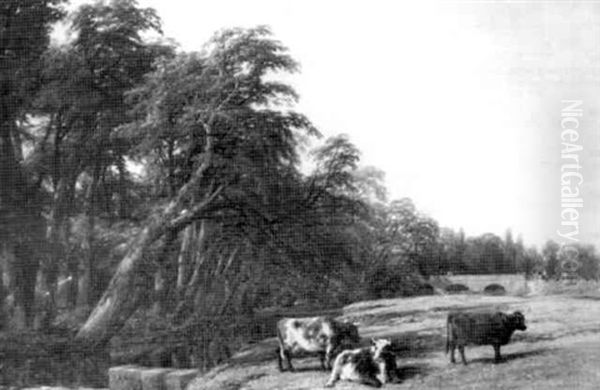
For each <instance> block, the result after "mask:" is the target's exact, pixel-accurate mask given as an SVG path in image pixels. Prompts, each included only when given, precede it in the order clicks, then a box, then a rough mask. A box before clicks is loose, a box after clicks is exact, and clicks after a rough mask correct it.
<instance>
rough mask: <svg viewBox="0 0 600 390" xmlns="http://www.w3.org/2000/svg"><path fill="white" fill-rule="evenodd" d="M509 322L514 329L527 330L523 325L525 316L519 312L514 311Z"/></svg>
mask: <svg viewBox="0 0 600 390" xmlns="http://www.w3.org/2000/svg"><path fill="white" fill-rule="evenodd" d="M510 320H511V323H512V325H513V326H514V328H515V329H518V330H527V326H526V325H525V316H524V315H523V313H521V312H520V311H515V312H514V313H512V314H511V316H510Z"/></svg>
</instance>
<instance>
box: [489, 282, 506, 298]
mask: <svg viewBox="0 0 600 390" xmlns="http://www.w3.org/2000/svg"><path fill="white" fill-rule="evenodd" d="M483 292H484V294H488V295H505V294H506V289H505V288H504V286H502V285H501V284H498V283H492V284H488V285H487V286H485V288H484V289H483Z"/></svg>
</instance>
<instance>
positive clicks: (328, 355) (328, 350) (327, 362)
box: [325, 343, 335, 370]
mask: <svg viewBox="0 0 600 390" xmlns="http://www.w3.org/2000/svg"><path fill="white" fill-rule="evenodd" d="M334 350H335V347H334V346H333V344H332V343H329V344H327V348H326V349H325V369H327V370H331V361H332V360H333V353H334V352H335V351H334Z"/></svg>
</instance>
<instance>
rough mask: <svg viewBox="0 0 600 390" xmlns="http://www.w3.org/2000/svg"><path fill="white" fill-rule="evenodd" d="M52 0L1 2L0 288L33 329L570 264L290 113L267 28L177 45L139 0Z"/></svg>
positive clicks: (364, 293)
mask: <svg viewBox="0 0 600 390" xmlns="http://www.w3.org/2000/svg"><path fill="white" fill-rule="evenodd" d="M61 3H62V2H61V1H60V0H29V1H27V2H23V1H19V0H6V1H4V2H3V3H2V5H0V12H1V14H0V32H1V34H0V148H1V153H0V181H1V183H2V185H1V186H0V248H1V252H0V260H2V261H1V262H0V265H1V266H2V269H1V270H0V271H1V272H0V274H2V276H3V277H2V278H0V283H1V285H0V287H1V288H0V293H1V296H0V298H2V301H3V302H5V306H7V305H9V303H7V302H10V306H11V310H12V309H14V310H15V311H14V312H16V313H22V318H23V324H22V325H23V326H24V327H34V325H35V324H36V318H37V319H39V317H40V314H41V313H43V314H44V320H43V321H41V320H40V321H41V322H40V321H38V322H39V323H42V324H45V325H46V326H51V324H56V323H57V322H60V319H61V318H64V317H65V316H67V317H68V316H69V315H71V314H72V313H79V314H81V313H83V315H82V318H83V320H85V321H82V323H79V324H78V326H79V327H78V335H77V338H78V339H80V340H87V341H90V342H92V343H95V344H106V343H107V342H108V341H109V340H110V339H111V338H112V337H114V336H115V335H116V334H118V332H119V330H120V329H122V328H123V326H124V325H125V324H126V323H127V321H128V320H129V319H130V318H132V317H133V316H135V315H137V314H139V313H140V312H144V313H153V315H155V316H156V318H161V319H164V321H165V322H167V323H168V324H169V326H173V327H177V326H179V327H181V326H185V325H186V324H192V323H196V322H197V321H205V325H206V326H204V327H203V328H202V329H204V331H205V333H204V336H203V337H205V338H206V340H211V339H214V338H215V337H217V336H218V334H219V332H221V331H222V329H219V327H218V326H215V324H219V323H221V324H222V323H227V324H229V323H231V322H224V321H223V320H222V319H223V318H234V319H236V320H233V323H232V326H233V325H235V321H243V320H242V319H243V318H251V317H252V315H253V313H254V312H256V311H257V310H259V309H262V308H266V307H269V306H275V305H280V306H281V305H291V304H294V302H299V301H300V302H301V301H307V302H326V303H328V304H331V305H341V304H344V303H347V302H351V301H354V300H358V299H366V298H377V297H381V296H393V295H414V294H417V293H419V291H420V287H421V286H422V285H423V284H424V283H426V281H427V278H428V277H429V276H431V275H445V274H447V273H471V274H472V273H516V272H520V273H524V274H526V275H528V276H530V275H533V274H535V273H540V272H544V274H545V275H546V276H547V277H549V278H558V277H560V253H559V250H558V247H557V245H556V244H554V243H550V242H549V243H548V244H546V245H545V246H544V248H543V250H542V253H539V252H538V251H537V250H536V249H535V248H528V247H525V245H524V244H523V240H522V239H521V237H518V238H517V239H516V240H515V239H514V238H513V237H512V234H511V232H510V231H508V232H507V233H506V235H505V237H504V238H501V237H498V236H496V235H494V234H484V235H481V236H478V237H466V236H465V234H464V232H463V231H462V230H461V231H458V232H456V231H453V230H450V229H445V228H440V226H439V225H438V223H437V222H436V221H435V220H434V219H433V218H431V217H430V216H427V215H424V214H423V213H421V212H420V211H419V210H418V209H417V208H416V206H415V205H414V203H413V202H412V201H411V200H410V199H407V198H404V199H398V200H390V199H388V197H387V194H386V189H385V185H384V175H383V173H382V172H381V171H380V170H378V169H376V168H373V167H365V166H361V165H360V164H359V160H360V152H359V150H358V149H357V148H356V146H354V145H353V144H352V143H351V142H350V140H349V139H348V138H347V137H346V136H343V135H340V136H336V137H331V138H329V139H322V137H321V135H320V132H319V130H318V129H316V128H315V126H314V125H313V124H312V123H311V122H310V120H309V119H308V118H307V117H305V116H304V115H302V114H301V113H299V112H297V111H296V110H295V106H294V103H295V102H296V101H297V99H298V96H297V94H296V92H295V91H294V90H293V88H292V87H291V86H290V85H288V84H286V83H285V82H283V81H279V79H278V78H277V77H276V76H277V75H280V74H284V73H290V72H295V71H297V69H298V64H297V63H296V62H295V60H294V59H293V58H292V57H291V56H290V55H289V53H288V52H287V49H286V48H285V47H284V46H283V45H282V44H281V43H280V42H278V41H277V40H275V39H274V38H273V36H272V34H271V32H270V30H269V29H268V28H267V27H256V28H251V29H228V30H224V31H221V32H218V33H217V34H215V35H214V36H213V38H212V39H211V40H210V41H209V42H208V43H207V44H206V45H205V47H203V48H200V49H201V50H200V51H198V52H183V51H181V50H179V49H177V47H176V46H175V45H174V44H172V43H171V42H170V41H168V40H165V39H163V38H160V33H161V30H160V19H159V17H158V15H157V14H156V13H155V12H154V10H152V9H149V8H140V7H139V6H138V5H137V3H136V2H135V1H134V0H112V1H110V2H104V3H103V2H98V3H94V4H89V5H83V6H81V7H79V8H78V9H77V10H75V11H74V12H73V13H71V14H69V15H68V16H66V17H65V12H64V11H63V10H62V9H61V7H60V6H61ZM61 18H63V20H64V21H66V22H68V25H69V31H70V34H69V39H68V41H67V42H64V43H62V44H56V45H50V44H49V33H50V27H51V25H52V23H54V22H56V21H58V20H60V19H61ZM151 33H153V34H154V35H156V36H158V37H159V38H157V39H156V40H154V41H151V40H148V39H147V38H144V37H147V36H153V35H152V34H151ZM301 151H302V152H308V153H307V154H308V156H309V158H310V159H311V160H312V164H309V166H312V170H311V171H310V172H305V171H304V170H301V168H300V162H301V161H300V153H301ZM580 255H581V261H582V264H583V266H582V268H581V271H580V273H581V275H582V277H585V278H597V276H598V257H597V255H596V254H595V252H594V248H593V247H591V246H589V247H582V250H581V252H580ZM4 312H7V311H6V310H5V311H4ZM14 312H13V311H11V312H10V313H9V314H6V316H8V317H10V316H11V315H14ZM79 314H78V315H79ZM7 321H9V319H6V318H5V320H4V323H7ZM206 329H212V330H211V331H210V332H212V333H210V332H209V331H207V330H206ZM206 332H208V333H206ZM207 342H208V341H207Z"/></svg>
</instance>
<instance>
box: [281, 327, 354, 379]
mask: <svg viewBox="0 0 600 390" xmlns="http://www.w3.org/2000/svg"><path fill="white" fill-rule="evenodd" d="M277 338H278V340H279V351H278V354H277V358H278V364H279V370H280V371H284V369H283V360H284V359H285V360H286V361H287V365H288V368H289V370H290V371H293V370H294V366H292V355H296V354H299V353H309V354H318V355H319V357H320V359H321V366H322V367H323V368H324V369H331V361H332V359H333V357H334V356H335V354H336V353H339V352H340V351H342V350H343V349H348V348H354V347H355V346H356V345H358V344H359V343H360V337H359V335H358V329H357V328H356V326H355V325H354V324H351V323H346V322H339V321H336V320H334V319H332V318H329V317H311V318H284V319H281V320H280V321H279V322H278V323H277Z"/></svg>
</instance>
